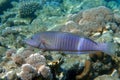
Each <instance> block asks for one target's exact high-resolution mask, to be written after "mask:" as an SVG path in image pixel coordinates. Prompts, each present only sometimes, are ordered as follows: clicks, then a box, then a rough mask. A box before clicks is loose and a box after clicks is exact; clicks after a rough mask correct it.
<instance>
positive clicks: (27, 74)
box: [19, 64, 37, 80]
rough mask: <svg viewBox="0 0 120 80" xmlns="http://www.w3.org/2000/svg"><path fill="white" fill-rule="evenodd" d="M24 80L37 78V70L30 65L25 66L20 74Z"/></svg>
mask: <svg viewBox="0 0 120 80" xmlns="http://www.w3.org/2000/svg"><path fill="white" fill-rule="evenodd" d="M19 76H20V78H21V79H22V80H32V79H33V78H35V77H36V76H37V71H36V69H35V68H34V67H33V66H32V65H30V64H23V65H22V71H21V72H20V73H19Z"/></svg>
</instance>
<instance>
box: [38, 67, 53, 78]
mask: <svg viewBox="0 0 120 80" xmlns="http://www.w3.org/2000/svg"><path fill="white" fill-rule="evenodd" d="M38 74H39V75H42V76H43V77H44V78H45V79H52V75H51V71H50V68H49V67H47V66H45V65H42V66H40V68H39V69H38Z"/></svg>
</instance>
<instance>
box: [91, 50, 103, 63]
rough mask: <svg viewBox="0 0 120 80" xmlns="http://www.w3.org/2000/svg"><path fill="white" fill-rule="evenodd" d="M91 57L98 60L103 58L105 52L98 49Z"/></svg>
mask: <svg viewBox="0 0 120 80" xmlns="http://www.w3.org/2000/svg"><path fill="white" fill-rule="evenodd" d="M89 57H90V59H92V61H94V62H96V61H97V60H103V57H104V53H102V52H99V51H98V52H97V53H94V54H89Z"/></svg>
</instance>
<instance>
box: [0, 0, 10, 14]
mask: <svg viewBox="0 0 120 80" xmlns="http://www.w3.org/2000/svg"><path fill="white" fill-rule="evenodd" d="M10 3H11V0H0V14H1V13H3V11H5V10H6V9H8V8H11V7H12V5H11V4H10ZM8 6H9V7H8Z"/></svg>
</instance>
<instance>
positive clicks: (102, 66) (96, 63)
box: [89, 52, 115, 78]
mask: <svg viewBox="0 0 120 80" xmlns="http://www.w3.org/2000/svg"><path fill="white" fill-rule="evenodd" d="M89 57H90V59H91V63H92V64H91V66H92V67H91V71H90V76H91V78H95V77H97V76H98V75H103V74H111V72H112V71H113V69H114V67H115V65H113V64H114V61H113V59H112V57H111V56H110V55H107V54H104V53H102V52H97V53H95V54H91V55H89Z"/></svg>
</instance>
